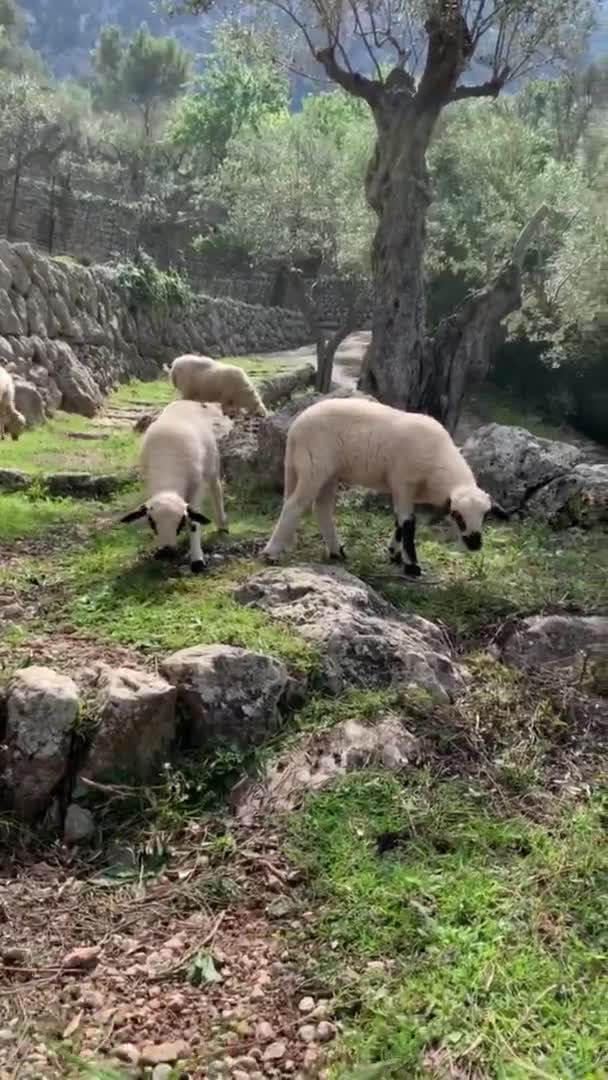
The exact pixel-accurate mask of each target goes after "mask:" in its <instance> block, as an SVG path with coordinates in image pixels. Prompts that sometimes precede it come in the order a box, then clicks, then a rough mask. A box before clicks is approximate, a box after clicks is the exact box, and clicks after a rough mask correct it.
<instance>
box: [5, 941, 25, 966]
mask: <svg viewBox="0 0 608 1080" xmlns="http://www.w3.org/2000/svg"><path fill="white" fill-rule="evenodd" d="M27 958H28V951H27V949H22V948H20V947H19V946H18V945H12V946H11V947H10V948H8V949H3V950H2V959H3V961H4V963H5V964H24V963H25V961H26V960H27Z"/></svg>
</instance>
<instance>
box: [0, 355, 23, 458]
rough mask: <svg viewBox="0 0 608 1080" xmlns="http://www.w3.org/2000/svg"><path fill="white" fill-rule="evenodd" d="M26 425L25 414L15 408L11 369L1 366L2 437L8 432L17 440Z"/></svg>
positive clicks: (0, 413)
mask: <svg viewBox="0 0 608 1080" xmlns="http://www.w3.org/2000/svg"><path fill="white" fill-rule="evenodd" d="M25 427H26V419H25V416H24V415H23V413H20V412H19V409H16V408H15V384H14V382H13V377H12V375H11V374H10V372H9V371H6V370H5V368H2V367H0V439H3V438H4V436H5V434H7V433H8V434H9V435H10V437H11V439H13V440H14V442H16V441H17V439H18V438H19V436H20V435H21V433H22V432H23V431H25Z"/></svg>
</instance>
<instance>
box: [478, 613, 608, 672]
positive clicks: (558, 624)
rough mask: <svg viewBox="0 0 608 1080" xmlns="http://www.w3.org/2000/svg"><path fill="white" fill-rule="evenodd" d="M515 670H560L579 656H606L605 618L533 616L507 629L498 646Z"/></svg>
mask: <svg viewBox="0 0 608 1080" xmlns="http://www.w3.org/2000/svg"><path fill="white" fill-rule="evenodd" d="M498 651H499V655H500V657H501V659H502V660H504V661H506V662H507V663H509V664H513V665H514V666H516V667H520V668H527V669H537V670H538V669H541V668H548V667H556V668H562V667H564V665H570V664H573V663H574V662H575V661H576V660H577V658H578V657H581V656H589V657H600V658H601V657H603V658H606V657H608V616H601V615H533V616H531V617H529V618H527V619H522V621H521V622H519V623H517V624H516V625H515V626H514V627H512V628H510V629H509V632H508V635H507V637H506V638H505V639H504V640H503V642H502V644H501V646H500V647H499V650H498Z"/></svg>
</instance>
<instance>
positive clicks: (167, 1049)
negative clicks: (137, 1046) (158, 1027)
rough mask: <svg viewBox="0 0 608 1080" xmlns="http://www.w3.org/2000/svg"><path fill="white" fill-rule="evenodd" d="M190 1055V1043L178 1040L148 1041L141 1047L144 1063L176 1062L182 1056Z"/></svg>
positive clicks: (162, 1063)
mask: <svg viewBox="0 0 608 1080" xmlns="http://www.w3.org/2000/svg"><path fill="white" fill-rule="evenodd" d="M187 1056H188V1044H187V1043H185V1042H183V1040H178V1041H177V1042H164V1043H146V1045H145V1046H142V1049H141V1062H142V1065H164V1064H165V1063H167V1064H174V1062H176V1061H179V1059H180V1058H183V1057H187Z"/></svg>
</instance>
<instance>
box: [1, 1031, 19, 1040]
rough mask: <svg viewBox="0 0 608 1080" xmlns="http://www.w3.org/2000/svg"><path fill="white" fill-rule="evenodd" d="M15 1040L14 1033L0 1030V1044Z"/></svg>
mask: <svg viewBox="0 0 608 1080" xmlns="http://www.w3.org/2000/svg"><path fill="white" fill-rule="evenodd" d="M15 1038H16V1035H15V1032H14V1031H11V1029H10V1028H0V1042H3V1043H7V1042H13V1041H14V1040H15Z"/></svg>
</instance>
